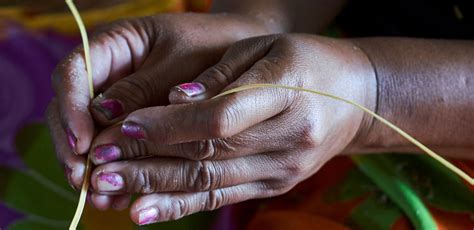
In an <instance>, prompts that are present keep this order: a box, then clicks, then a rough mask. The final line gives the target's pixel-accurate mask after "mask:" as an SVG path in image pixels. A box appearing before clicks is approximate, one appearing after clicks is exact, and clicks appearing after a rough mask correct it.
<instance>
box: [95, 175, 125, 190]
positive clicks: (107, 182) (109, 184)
mask: <svg viewBox="0 0 474 230" xmlns="http://www.w3.org/2000/svg"><path fill="white" fill-rule="evenodd" d="M123 185H124V182H123V178H122V176H120V175H119V174H117V173H106V172H101V173H99V175H98V176H97V188H98V189H99V191H101V192H111V191H118V190H120V189H122V188H123Z"/></svg>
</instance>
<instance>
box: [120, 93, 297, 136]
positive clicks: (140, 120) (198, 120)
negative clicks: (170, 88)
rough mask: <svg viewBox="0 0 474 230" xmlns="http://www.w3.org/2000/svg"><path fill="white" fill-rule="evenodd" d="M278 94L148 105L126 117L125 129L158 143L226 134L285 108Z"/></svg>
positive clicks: (247, 126) (233, 96)
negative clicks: (190, 102) (155, 105)
mask: <svg viewBox="0 0 474 230" xmlns="http://www.w3.org/2000/svg"><path fill="white" fill-rule="evenodd" d="M279 94H281V92H279V91H277V90H259V92H257V91H255V90H253V91H244V92H239V93H236V94H232V95H228V96H226V97H222V98H217V99H214V100H208V101H204V102H199V103H192V104H179V105H169V106H157V107H151V108H145V109H141V110H138V111H135V112H133V113H131V114H130V115H129V116H128V117H127V118H126V120H125V122H124V123H123V124H122V133H123V134H124V135H126V136H127V137H130V138H134V139H140V140H147V141H151V142H154V143H156V144H177V143H184V142H191V141H197V140H206V139H216V138H227V137H230V136H233V135H236V134H238V133H240V132H242V131H244V130H246V129H248V128H249V127H252V126H254V125H256V124H258V123H260V122H262V121H264V120H267V119H269V118H272V117H273V116H275V115H277V114H279V113H281V112H282V111H284V110H285V109H286V108H287V107H288V105H289V103H288V101H287V98H282V97H281V95H279Z"/></svg>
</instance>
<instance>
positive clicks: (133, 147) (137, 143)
mask: <svg viewBox="0 0 474 230" xmlns="http://www.w3.org/2000/svg"><path fill="white" fill-rule="evenodd" d="M119 146H120V150H121V151H122V152H121V155H122V156H121V158H125V159H129V158H136V157H141V156H147V154H148V149H149V148H148V143H147V142H145V141H141V140H135V139H131V138H128V139H126V142H125V143H119Z"/></svg>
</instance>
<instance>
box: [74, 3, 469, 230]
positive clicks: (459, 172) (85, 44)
mask: <svg viewBox="0 0 474 230" xmlns="http://www.w3.org/2000/svg"><path fill="white" fill-rule="evenodd" d="M66 4H67V5H68V7H69V9H70V10H71V12H72V14H73V16H74V19H75V20H76V23H77V25H78V27H79V31H80V33H81V37H82V42H83V47H84V57H85V62H86V70H87V79H88V83H89V95H90V98H91V99H93V98H94V85H93V81H92V64H91V59H90V48H89V39H88V37H87V31H86V28H85V25H84V22H83V21H82V19H81V16H80V14H79V12H78V10H77V8H76V6H75V5H74V2H73V1H72V0H66ZM257 88H281V89H291V90H297V91H302V92H308V93H312V94H316V95H320V96H324V97H328V98H332V99H335V100H338V101H342V102H345V103H348V104H350V105H353V106H355V107H357V108H359V109H361V110H362V111H364V112H365V113H367V114H369V115H371V116H372V117H374V118H375V119H377V120H379V121H380V122H382V123H383V124H385V125H387V126H388V127H389V128H391V129H393V130H394V131H395V132H397V133H398V134H400V135H401V136H402V137H404V138H405V139H407V140H408V141H409V142H411V143H413V144H414V145H416V146H417V147H418V148H420V149H421V150H423V151H424V152H425V153H427V154H428V155H429V156H430V157H432V158H434V159H435V160H437V161H438V162H439V163H441V164H442V165H444V166H445V167H447V168H448V169H449V170H451V171H453V172H454V173H456V174H457V175H459V176H460V177H461V178H463V179H464V180H466V181H467V182H468V183H469V184H471V185H474V179H473V178H472V177H470V176H469V175H468V174H467V173H465V172H464V171H462V170H461V169H459V168H458V167H456V166H455V165H453V164H451V163H450V162H449V161H447V160H445V159H444V158H442V157H441V156H439V155H438V154H436V153H435V152H433V151H432V150H431V149H429V148H428V147H426V146H425V145H423V144H422V143H421V142H419V141H418V140H416V139H415V138H413V137H412V136H410V135H409V134H408V133H406V132H405V131H403V130H401V129H400V128H398V127H397V126H396V125H394V124H392V123H391V122H389V121H388V120H386V119H385V118H383V117H381V116H379V115H377V114H376V113H374V112H372V111H371V110H370V109H367V108H366V107H364V106H363V105H361V104H359V103H357V102H354V101H350V100H347V99H344V98H341V97H338V96H335V95H332V94H329V93H324V92H320V91H315V90H310V89H305V88H299V87H292V86H285V85H275V84H249V85H244V86H240V87H237V88H234V89H230V90H228V91H225V92H223V93H221V94H219V95H217V96H215V97H213V98H218V97H222V96H225V95H229V94H233V93H237V92H240V91H244V90H249V89H257ZM90 164H91V163H90V158H89V157H87V162H86V172H85V176H84V181H83V184H82V188H81V194H80V196H79V202H78V204H77V209H76V213H75V214H74V217H73V219H72V221H71V225H70V226H69V230H75V229H76V228H77V225H78V224H79V221H80V219H81V216H82V212H83V210H84V205H85V203H86V197H87V190H88V189H89V177H90V173H91V172H90V170H91V165H90Z"/></svg>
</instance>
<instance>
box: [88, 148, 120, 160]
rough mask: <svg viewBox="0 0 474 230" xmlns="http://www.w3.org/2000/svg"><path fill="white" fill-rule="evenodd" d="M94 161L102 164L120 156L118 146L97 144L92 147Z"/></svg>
mask: <svg viewBox="0 0 474 230" xmlns="http://www.w3.org/2000/svg"><path fill="white" fill-rule="evenodd" d="M94 154H95V163H97V164H103V163H105V162H109V161H114V160H117V159H119V158H120V148H119V147H117V146H115V145H113V144H106V145H100V146H97V147H96V148H95V149H94Z"/></svg>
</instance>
